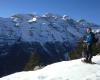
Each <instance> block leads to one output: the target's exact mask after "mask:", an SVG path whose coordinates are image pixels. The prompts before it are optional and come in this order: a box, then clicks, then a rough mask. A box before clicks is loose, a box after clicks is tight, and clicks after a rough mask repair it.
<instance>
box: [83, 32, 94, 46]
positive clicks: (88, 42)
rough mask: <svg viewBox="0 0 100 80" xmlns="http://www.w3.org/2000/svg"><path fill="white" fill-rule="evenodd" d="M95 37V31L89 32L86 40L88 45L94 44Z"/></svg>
mask: <svg viewBox="0 0 100 80" xmlns="http://www.w3.org/2000/svg"><path fill="white" fill-rule="evenodd" d="M93 38H94V33H93V32H90V33H87V34H86V37H85V41H84V42H86V43H87V44H88V45H92V44H93Z"/></svg>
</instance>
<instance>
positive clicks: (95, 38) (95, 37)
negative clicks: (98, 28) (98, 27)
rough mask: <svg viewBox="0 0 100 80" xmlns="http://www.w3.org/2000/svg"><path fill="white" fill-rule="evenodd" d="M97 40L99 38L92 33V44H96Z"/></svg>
mask: <svg viewBox="0 0 100 80" xmlns="http://www.w3.org/2000/svg"><path fill="white" fill-rule="evenodd" d="M98 40H99V38H98V36H97V34H95V33H93V43H94V44H95V43H97V42H98Z"/></svg>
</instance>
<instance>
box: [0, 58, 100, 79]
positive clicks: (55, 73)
mask: <svg viewBox="0 0 100 80" xmlns="http://www.w3.org/2000/svg"><path fill="white" fill-rule="evenodd" d="M93 62H95V63H96V64H86V63H82V62H81V59H77V60H72V61H63V62H59V63H55V64H51V65H48V66H47V67H45V68H43V69H41V70H37V71H28V72H25V71H23V72H18V73H15V74H12V75H9V76H6V77H3V78H0V80H100V56H95V57H94V58H93Z"/></svg>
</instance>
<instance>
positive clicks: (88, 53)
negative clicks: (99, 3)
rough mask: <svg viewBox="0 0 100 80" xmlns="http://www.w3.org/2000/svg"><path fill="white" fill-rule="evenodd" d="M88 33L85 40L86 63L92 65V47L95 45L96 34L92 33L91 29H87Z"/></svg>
mask: <svg viewBox="0 0 100 80" xmlns="http://www.w3.org/2000/svg"><path fill="white" fill-rule="evenodd" d="M86 32H87V34H86V36H85V39H84V41H83V42H84V43H85V45H86V46H85V47H86V51H85V59H84V62H88V63H91V62H92V57H93V54H92V46H93V43H94V33H93V32H92V29H91V28H87V29H86Z"/></svg>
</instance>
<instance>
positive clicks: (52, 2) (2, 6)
mask: <svg viewBox="0 0 100 80" xmlns="http://www.w3.org/2000/svg"><path fill="white" fill-rule="evenodd" d="M47 12H50V13H55V14H61V15H63V14H66V15H69V16H70V17H72V18H74V19H80V18H84V19H86V20H87V21H90V22H94V23H97V24H100V0H0V17H9V16H11V15H14V14H17V13H37V14H44V13H47Z"/></svg>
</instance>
